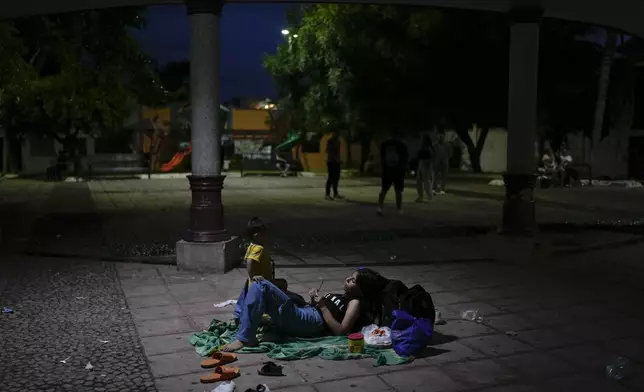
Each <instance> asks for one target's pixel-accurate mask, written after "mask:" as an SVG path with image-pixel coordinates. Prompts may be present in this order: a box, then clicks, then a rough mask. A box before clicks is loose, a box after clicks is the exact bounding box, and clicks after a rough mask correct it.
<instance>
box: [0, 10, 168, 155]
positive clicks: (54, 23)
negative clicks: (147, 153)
mask: <svg viewBox="0 0 644 392" xmlns="http://www.w3.org/2000/svg"><path fill="white" fill-rule="evenodd" d="M143 25H144V20H143V19H142V17H141V10H140V9H136V8H127V9H110V10H103V11H88V12H78V13H71V14H63V15H53V16H46V17H31V18H25V19H18V20H15V21H12V22H2V23H0V57H1V59H0V69H1V71H2V72H1V73H2V76H0V92H1V93H2V95H0V109H1V111H0V124H1V125H2V126H3V127H4V128H5V129H7V130H8V131H9V132H12V133H14V134H16V133H18V134H24V133H27V132H43V133H45V134H47V135H48V136H50V137H53V138H55V139H57V140H59V141H60V142H62V143H63V144H65V145H66V147H67V148H69V149H70V150H71V152H72V153H73V150H74V149H75V143H76V142H75V140H76V139H77V138H78V136H80V135H81V134H94V133H96V132H105V131H110V130H112V129H117V128H120V127H122V124H123V120H124V119H125V118H126V117H127V116H128V115H129V114H130V113H131V111H132V109H133V108H134V107H135V106H134V105H135V104H137V103H143V104H154V103H159V102H161V101H162V100H163V99H164V97H165V95H166V91H165V90H164V88H163V87H162V86H161V84H160V83H159V81H158V78H157V74H156V72H155V70H154V68H153V67H152V62H151V61H150V60H149V59H148V58H147V57H146V56H145V55H144V54H143V53H142V52H141V50H140V48H139V45H138V43H137V42H136V41H135V40H134V39H133V38H132V36H131V35H130V34H129V33H130V30H131V29H137V28H141V27H142V26H143Z"/></svg>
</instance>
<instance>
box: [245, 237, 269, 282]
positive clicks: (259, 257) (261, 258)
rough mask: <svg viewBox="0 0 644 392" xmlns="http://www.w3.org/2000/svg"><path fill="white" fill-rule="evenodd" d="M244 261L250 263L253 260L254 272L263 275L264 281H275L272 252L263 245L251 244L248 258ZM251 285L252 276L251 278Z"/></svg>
mask: <svg viewBox="0 0 644 392" xmlns="http://www.w3.org/2000/svg"><path fill="white" fill-rule="evenodd" d="M244 260H246V262H248V260H251V261H252V262H253V264H254V265H253V271H255V275H261V276H263V277H264V279H267V280H273V279H275V263H273V259H271V255H270V252H269V251H268V250H267V249H266V248H264V247H263V246H261V245H257V244H252V243H251V244H250V245H249V246H248V249H246V256H244ZM248 278H249V283H250V279H251V278H252V276H249V277H248Z"/></svg>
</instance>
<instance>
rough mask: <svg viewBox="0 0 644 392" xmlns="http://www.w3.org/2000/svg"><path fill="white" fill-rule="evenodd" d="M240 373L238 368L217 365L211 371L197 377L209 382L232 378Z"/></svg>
mask: <svg viewBox="0 0 644 392" xmlns="http://www.w3.org/2000/svg"><path fill="white" fill-rule="evenodd" d="M240 375H241V373H240V370H239V368H237V367H226V366H217V367H216V368H215V370H214V371H213V372H212V373H210V374H208V375H205V376H201V377H199V380H200V381H201V382H202V383H204V384H210V383H213V382H219V381H227V380H232V379H233V378H237V377H239V376H240Z"/></svg>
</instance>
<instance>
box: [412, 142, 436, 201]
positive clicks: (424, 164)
mask: <svg viewBox="0 0 644 392" xmlns="http://www.w3.org/2000/svg"><path fill="white" fill-rule="evenodd" d="M432 155H433V149H432V140H431V138H430V137H429V135H423V139H422V142H421V146H420V150H418V155H417V158H416V160H417V162H418V167H417V168H416V188H417V191H418V198H417V199H416V202H417V203H422V202H423V193H427V200H432V198H433V197H432V196H433V192H434V165H433V162H432Z"/></svg>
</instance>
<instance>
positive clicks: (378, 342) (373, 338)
mask: <svg viewBox="0 0 644 392" xmlns="http://www.w3.org/2000/svg"><path fill="white" fill-rule="evenodd" d="M362 335H364V343H365V344H366V345H367V346H372V347H378V348H387V347H391V329H390V328H389V327H379V326H377V325H376V324H371V325H368V326H366V327H364V328H362Z"/></svg>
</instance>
